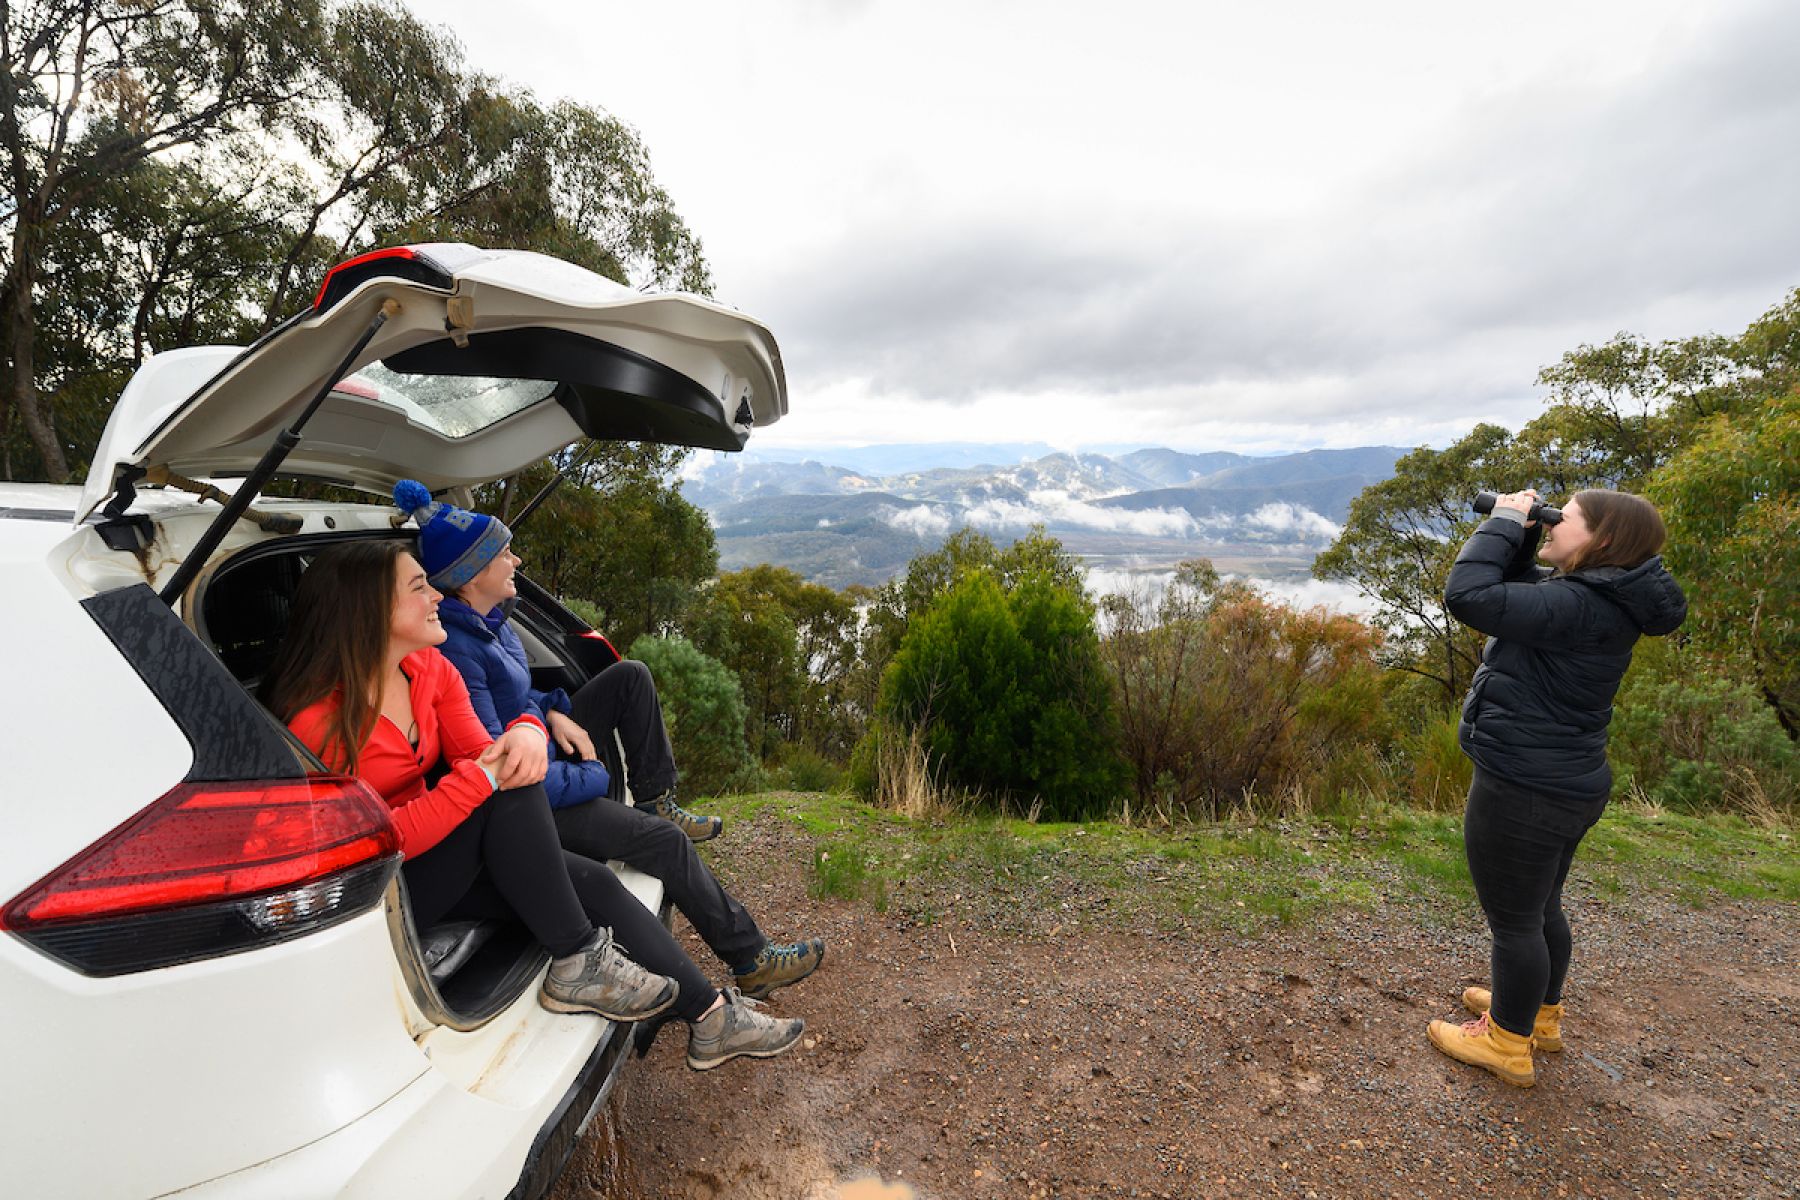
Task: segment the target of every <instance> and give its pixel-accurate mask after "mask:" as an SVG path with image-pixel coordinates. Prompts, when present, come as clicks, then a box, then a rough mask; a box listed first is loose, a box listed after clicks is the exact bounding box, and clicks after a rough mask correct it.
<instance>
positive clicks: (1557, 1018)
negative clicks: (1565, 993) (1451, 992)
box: [1463, 987, 1563, 1054]
mask: <svg viewBox="0 0 1800 1200" xmlns="http://www.w3.org/2000/svg"><path fill="white" fill-rule="evenodd" d="M1493 1003H1494V994H1493V993H1492V992H1490V991H1488V990H1487V989H1486V988H1484V987H1471V988H1464V989H1463V1007H1464V1008H1466V1009H1468V1010H1469V1011H1470V1012H1472V1013H1474V1014H1475V1015H1476V1016H1480V1015H1481V1014H1482V1013H1484V1012H1486V1011H1487V1010H1488V1009H1489V1008H1491V1007H1492V1006H1493ZM1562 1010H1563V1006H1562V1005H1560V1004H1546V1005H1543V1006H1542V1007H1540V1008H1539V1009H1538V1015H1537V1020H1536V1021H1533V1022H1532V1024H1531V1044H1532V1045H1533V1046H1535V1047H1537V1048H1538V1049H1539V1050H1548V1051H1550V1052H1551V1053H1552V1054H1555V1053H1557V1052H1558V1051H1560V1050H1561V1049H1562Z"/></svg>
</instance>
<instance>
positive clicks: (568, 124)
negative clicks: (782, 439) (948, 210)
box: [0, 0, 710, 481]
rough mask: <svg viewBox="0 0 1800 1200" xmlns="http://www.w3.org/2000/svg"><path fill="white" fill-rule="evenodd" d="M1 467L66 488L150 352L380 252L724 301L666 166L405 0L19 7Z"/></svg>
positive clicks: (242, 325) (248, 327)
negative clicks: (399, 248)
mask: <svg viewBox="0 0 1800 1200" xmlns="http://www.w3.org/2000/svg"><path fill="white" fill-rule="evenodd" d="M0 19H3V20H4V36H3V37H0V161H4V163H5V164H6V166H5V169H6V171H7V173H8V176H9V178H8V182H9V184H10V185H11V186H10V187H9V188H8V189H7V192H6V195H5V198H4V199H0V363H3V364H4V367H5V372H4V377H3V378H0V470H3V471H4V473H5V474H6V475H7V477H14V476H24V477H32V476H37V477H42V478H47V479H51V480H56V481H61V480H63V479H66V478H68V477H69V476H70V473H71V467H76V468H79V467H80V466H81V464H82V463H83V462H84V461H85V460H86V458H87V457H88V455H89V454H90V453H91V452H92V449H93V445H94V441H95V439H97V437H98V434H99V430H100V428H101V427H102V426H103V425H104V421H105V415H106V406H107V404H108V403H109V402H110V400H111V399H112V397H113V396H115V395H116V393H117V390H118V387H119V385H120V383H121V381H122V380H123V378H125V377H126V376H128V375H129V373H130V371H131V370H132V369H133V368H134V367H135V366H136V365H137V363H138V362H139V361H141V359H142V358H143V356H144V355H145V354H146V353H147V352H149V351H150V350H165V349H171V348H173V347H176V346H182V345H189V344H194V343H197V342H210V341H229V342H238V341H243V340H246V339H248V338H250V337H253V336H254V335H255V334H256V333H258V332H261V331H262V330H266V329H268V328H270V327H272V326H273V325H274V324H275V323H276V322H277V321H279V320H281V319H283V318H285V317H286V316H287V315H288V314H289V313H291V312H293V311H295V310H296V309H298V308H300V307H302V306H303V305H304V304H305V303H306V301H307V299H308V298H309V296H310V292H311V289H312V288H313V287H314V286H315V285H316V283H317V280H318V278H319V277H320V275H321V274H322V273H323V271H324V270H325V269H326V267H327V266H329V265H330V264H331V263H333V262H337V261H341V260H342V259H344V258H348V257H350V256H352V255H354V254H357V253H360V252H362V251H364V250H368V249H371V248H373V247H375V246H379V245H392V244H396V243H403V242H413V241H472V242H476V243H478V244H481V245H487V246H497V247H518V248H530V249H536V250H541V251H544V252H546V253H550V254H554V255H556V256H558V257H561V258H565V259H568V260H570V261H573V262H577V263H580V264H581V265H583V266H586V267H589V268H591V269H593V270H595V271H598V272H600V273H601V274H603V275H606V276H608V277H609V278H613V279H616V280H618V281H620V282H623V283H631V284H635V285H638V286H643V287H651V288H665V287H680V288H683V289H686V290H689V291H698V292H702V293H704V292H706V291H707V290H709V288H710V279H709V276H708V273H707V269H706V264H705V260H704V257H703V256H702V254H701V250H700V243H699V240H698V239H697V238H695V237H694V235H693V233H692V232H691V231H690V230H689V229H688V228H687V226H686V224H685V223H684V222H683V221H682V220H681V218H680V216H679V215H678V214H677V213H676V212H675V210H674V205H673V203H672V201H671V200H670V198H669V196H668V194H667V193H666V192H665V191H664V190H663V189H662V188H661V187H660V186H659V185H658V184H657V183H656V181H655V179H654V177H653V175H652V173H651V170H650V162H649V155H648V152H647V151H646V150H645V148H644V146H643V144H642V142H641V141H640V140H639V139H638V137H637V136H636V134H635V133H634V132H633V131H632V130H631V129H630V128H629V127H628V126H626V125H625V124H623V123H622V122H620V121H619V120H617V119H616V118H614V117H612V116H611V115H609V114H607V113H604V112H601V111H599V110H596V109H593V108H589V107H586V106H582V105H577V104H573V103H569V102H566V101H565V102H561V103H558V104H554V105H549V106H546V105H544V104H541V103H539V102H538V101H537V100H536V99H535V98H533V97H532V96H531V94H530V93H529V92H527V91H523V90H521V89H519V88H517V87H513V86H509V85H507V84H505V83H504V82H503V81H500V80H496V79H493V78H490V77H488V76H486V75H484V74H482V73H481V72H479V71H477V70H474V69H472V68H471V67H470V66H469V65H468V64H467V63H466V62H465V61H464V58H463V52H462V49H461V47H460V46H459V45H458V44H457V42H456V40H455V39H454V37H452V36H451V35H450V34H449V33H447V32H446V31H444V30H441V29H438V28H436V27H433V26H431V25H429V24H427V23H425V22H423V21H421V20H419V19H418V18H417V17H415V16H414V15H413V14H412V13H410V12H409V11H407V10H406V9H405V8H404V7H401V6H397V5H394V4H391V3H384V2H381V0H359V2H352V3H335V4H334V3H320V2H318V0H304V2H301V0H296V2H295V3H288V4H278V5H267V4H263V5H257V4H245V3H241V2H236V0H232V2H224V3H221V2H217V0H209V2H206V3H201V2H199V0H159V2H158V3H140V2H137V0H96V2H95V3H88V4H52V3H35V2H34V3H21V4H14V5H10V6H0Z"/></svg>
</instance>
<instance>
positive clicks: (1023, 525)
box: [964, 490, 1199, 537]
mask: <svg viewBox="0 0 1800 1200" xmlns="http://www.w3.org/2000/svg"><path fill="white" fill-rule="evenodd" d="M1029 500H1030V502H1029V503H1027V504H1021V503H1019V502H1018V501H1016V500H984V501H982V502H981V503H979V504H976V505H974V506H972V507H971V508H969V510H968V511H967V512H966V513H965V514H964V517H965V519H966V520H967V521H968V522H969V524H971V525H974V526H977V527H978V528H982V529H1028V528H1030V527H1031V526H1033V525H1046V526H1049V527H1050V528H1052V529H1094V530H1099V531H1101V532H1105V533H1133V534H1137V535H1138V536H1140V537H1188V536H1191V535H1192V534H1194V533H1195V532H1196V531H1197V530H1198V528H1199V527H1198V525H1197V524H1196V523H1195V521H1194V518H1193V517H1192V516H1191V515H1190V514H1188V513H1187V512H1185V511H1183V510H1181V509H1170V508H1146V509H1129V508H1103V507H1101V506H1100V505H1097V504H1090V503H1088V502H1087V501H1085V500H1076V499H1074V498H1073V497H1071V496H1070V495H1069V493H1067V492H1062V491H1050V490H1045V491H1036V492H1031V493H1030V494H1029Z"/></svg>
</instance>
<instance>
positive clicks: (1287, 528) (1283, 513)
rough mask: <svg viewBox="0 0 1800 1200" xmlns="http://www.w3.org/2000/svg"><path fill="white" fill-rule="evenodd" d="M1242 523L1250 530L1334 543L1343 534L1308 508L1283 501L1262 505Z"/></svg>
mask: <svg viewBox="0 0 1800 1200" xmlns="http://www.w3.org/2000/svg"><path fill="white" fill-rule="evenodd" d="M1244 523H1245V524H1246V525H1249V526H1250V527H1251V528H1252V529H1261V530H1266V531H1267V532H1269V533H1276V534H1291V535H1293V536H1295V537H1302V538H1323V539H1325V540H1327V541H1336V540H1337V536H1338V535H1339V534H1340V533H1342V532H1344V527H1343V526H1342V525H1339V524H1338V523H1337V522H1335V521H1331V520H1328V519H1326V518H1325V517H1322V516H1320V515H1319V514H1318V513H1316V512H1314V511H1313V510H1312V509H1310V508H1302V507H1301V506H1300V505H1298V504H1289V503H1286V502H1285V501H1283V502H1277V503H1273V504H1265V505H1263V506H1262V507H1261V508H1259V509H1257V510H1256V511H1255V512H1253V513H1251V514H1250V515H1249V516H1247V517H1245V518H1244Z"/></svg>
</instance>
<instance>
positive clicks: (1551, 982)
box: [1463, 768, 1606, 1036]
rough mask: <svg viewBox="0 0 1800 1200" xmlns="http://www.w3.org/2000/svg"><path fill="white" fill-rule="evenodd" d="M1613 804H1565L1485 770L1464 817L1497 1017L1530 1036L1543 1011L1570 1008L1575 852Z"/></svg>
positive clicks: (1509, 1028) (1475, 784) (1479, 774)
mask: <svg viewBox="0 0 1800 1200" xmlns="http://www.w3.org/2000/svg"><path fill="white" fill-rule="evenodd" d="M1605 807H1606V799H1605V797H1601V798H1600V799H1598V800H1593V801H1586V802H1583V801H1574V800H1561V799H1558V798H1556V797H1552V796H1546V795H1544V794H1542V793H1540V792H1536V791H1533V790H1531V789H1529V788H1525V787H1522V786H1520V785H1519V784H1515V783H1513V782H1511V781H1510V780H1506V779H1502V778H1500V777H1499V776H1496V775H1491V774H1489V773H1487V772H1485V771H1482V770H1481V769H1479V768H1477V769H1476V771H1475V781H1474V782H1473V783H1472V784H1471V785H1470V787H1469V804H1468V808H1467V809H1466V810H1465V812H1464V814H1463V850H1464V852H1465V853H1466V854H1467V855H1468V859H1469V874H1470V876H1471V877H1472V878H1473V879H1474V881H1475V895H1476V896H1477V897H1478V898H1479V899H1480V900H1481V909H1482V911H1483V912H1484V913H1486V914H1487V922H1488V928H1489V930H1491V931H1492V933H1493V935H1494V948H1493V958H1492V971H1493V975H1492V985H1491V986H1492V989H1493V993H1494V1000H1493V1007H1492V1015H1493V1020H1494V1023H1495V1024H1497V1025H1499V1026H1500V1028H1502V1029H1505V1030H1507V1031H1508V1032H1510V1033H1516V1034H1519V1035H1521V1036H1529V1035H1530V1033H1531V1030H1532V1026H1533V1025H1534V1024H1535V1023H1536V1021H1537V1012H1538V1008H1539V1006H1540V1005H1544V1004H1557V1003H1560V1002H1561V1001H1562V990H1563V981H1564V980H1565V979H1566V978H1567V977H1568V973H1569V959H1570V957H1571V955H1572V954H1573V950H1574V939H1573V937H1572V935H1571V934H1570V932H1569V919H1568V917H1567V916H1566V915H1565V914H1564V913H1563V909H1562V890H1563V883H1564V881H1565V880H1567V879H1568V877H1569V865H1570V864H1571V863H1572V862H1574V860H1575V848H1576V846H1578V845H1580V844H1581V839H1582V838H1583V837H1584V836H1585V835H1586V834H1587V831H1588V830H1589V829H1590V828H1592V827H1593V824H1594V822H1595V821H1598V820H1599V819H1600V813H1601V812H1602V811H1603V810H1604V809H1605Z"/></svg>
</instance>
